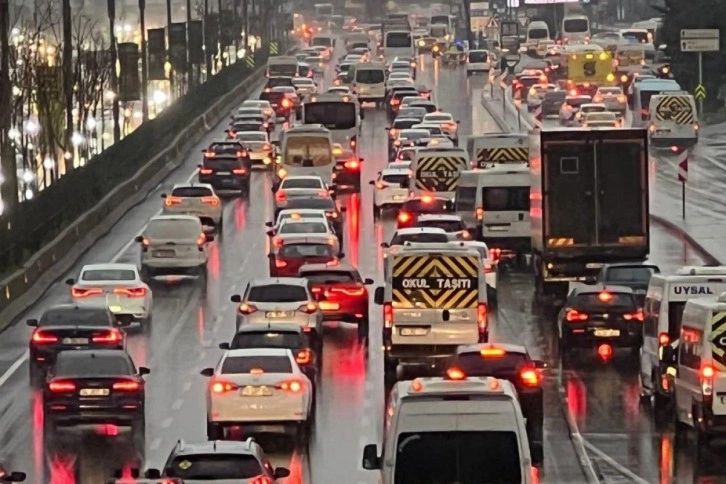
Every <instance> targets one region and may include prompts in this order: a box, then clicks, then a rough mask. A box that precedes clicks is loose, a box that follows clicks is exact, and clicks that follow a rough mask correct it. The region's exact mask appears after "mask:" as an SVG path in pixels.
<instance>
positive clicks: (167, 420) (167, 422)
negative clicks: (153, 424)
mask: <svg viewBox="0 0 726 484" xmlns="http://www.w3.org/2000/svg"><path fill="white" fill-rule="evenodd" d="M173 421H174V419H173V418H171V417H168V418H165V419H164V421H163V422H161V426H162V427H163V428H165V429H168V428H169V427H170V426H171V423H172V422H173Z"/></svg>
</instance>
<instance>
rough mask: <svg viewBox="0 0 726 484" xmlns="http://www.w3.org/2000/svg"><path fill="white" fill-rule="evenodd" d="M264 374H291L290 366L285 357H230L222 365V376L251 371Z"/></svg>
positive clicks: (288, 360)
mask: <svg viewBox="0 0 726 484" xmlns="http://www.w3.org/2000/svg"><path fill="white" fill-rule="evenodd" d="M255 369H257V370H262V371H263V372H264V373H292V364H291V363H290V358H288V357H287V355H283V356H262V355H260V356H230V357H228V358H225V359H224V362H223V363H222V370H221V371H220V373H222V374H225V373H227V374H239V373H251V371H252V370H255Z"/></svg>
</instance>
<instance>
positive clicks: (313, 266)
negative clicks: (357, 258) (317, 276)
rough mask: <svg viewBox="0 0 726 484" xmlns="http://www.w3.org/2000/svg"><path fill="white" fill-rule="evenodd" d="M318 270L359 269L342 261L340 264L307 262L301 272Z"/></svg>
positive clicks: (352, 270)
mask: <svg viewBox="0 0 726 484" xmlns="http://www.w3.org/2000/svg"><path fill="white" fill-rule="evenodd" d="M317 271H329V272H355V273H357V272H358V269H357V268H355V267H354V266H352V265H350V264H345V263H343V262H340V263H338V264H330V265H328V264H305V265H303V266H302V267H301V268H300V270H299V273H300V274H304V273H305V272H317Z"/></svg>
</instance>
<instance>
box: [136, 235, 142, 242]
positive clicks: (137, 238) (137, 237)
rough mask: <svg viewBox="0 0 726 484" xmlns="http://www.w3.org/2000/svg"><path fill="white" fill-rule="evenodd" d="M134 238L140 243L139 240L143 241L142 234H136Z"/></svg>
mask: <svg viewBox="0 0 726 484" xmlns="http://www.w3.org/2000/svg"><path fill="white" fill-rule="evenodd" d="M134 240H135V241H136V242H139V243H141V242H143V241H144V236H143V235H137V236H136V237H135V238H134Z"/></svg>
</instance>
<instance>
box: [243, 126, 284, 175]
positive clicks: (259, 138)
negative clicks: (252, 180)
mask: <svg viewBox="0 0 726 484" xmlns="http://www.w3.org/2000/svg"><path fill="white" fill-rule="evenodd" d="M235 139H236V140H237V141H239V142H240V143H242V144H243V145H244V147H245V148H247V153H248V155H249V158H250V161H251V163H253V164H254V165H256V166H260V165H261V166H264V167H272V160H273V159H274V158H275V150H274V147H273V145H272V143H270V135H269V133H265V132H264V131H240V132H237V133H236V134H235Z"/></svg>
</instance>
